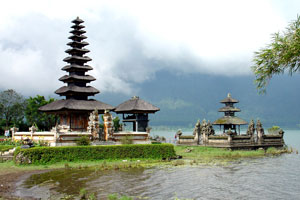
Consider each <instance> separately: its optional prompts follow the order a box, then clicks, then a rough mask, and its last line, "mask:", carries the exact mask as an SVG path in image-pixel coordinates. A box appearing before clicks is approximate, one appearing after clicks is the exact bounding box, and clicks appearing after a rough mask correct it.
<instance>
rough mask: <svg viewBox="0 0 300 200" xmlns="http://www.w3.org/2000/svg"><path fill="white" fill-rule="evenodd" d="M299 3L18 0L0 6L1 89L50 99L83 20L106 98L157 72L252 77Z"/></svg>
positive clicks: (128, 90) (260, 0) (263, 0)
mask: <svg viewBox="0 0 300 200" xmlns="http://www.w3.org/2000/svg"><path fill="white" fill-rule="evenodd" d="M299 8H300V1H296V0H295V1H292V0H284V1H280V0H277V1H268V0H226V1H224V0H209V1H208V0H207V1H201V0H188V1H187V0H182V1H176V0H170V1H169V0H164V1H163V0H158V1H155V0H150V1H143V0H137V1H130V0H126V1H124V0H123V1H113V0H108V1H100V0H95V1H88V0H85V1H74V0H72V1H66V0H64V1H62V0H48V1H45V0H43V1H40V0H37V1H32V0H26V1H21V0H20V1H16V0H9V1H3V2H1V7H0V19H1V20H0V69H1V78H0V89H10V88H12V89H15V90H16V91H18V92H20V93H22V94H24V95H35V94H42V95H49V94H53V92H54V91H55V90H56V89H58V88H59V87H61V86H62V85H63V83H62V82H60V81H58V79H59V78H60V77H61V76H63V75H64V74H65V72H64V71H61V68H62V67H63V66H65V65H66V63H64V62H63V61H62V60H63V59H64V58H65V57H66V56H67V54H66V53H65V52H64V51H65V50H66V49H68V46H67V45H66V43H67V42H68V39H67V38H68V37H69V36H70V33H69V31H70V30H71V29H70V26H71V21H72V20H73V19H74V18H76V17H77V16H79V17H80V18H82V19H83V20H84V21H85V24H84V25H85V26H86V29H85V30H86V31H87V33H86V34H85V35H86V36H87V37H88V39H87V40H86V41H87V42H89V43H90V45H89V46H87V48H88V49H89V50H91V52H90V53H89V54H88V56H89V57H91V58H92V59H93V61H91V62H90V63H89V65H91V66H92V67H94V70H93V71H91V72H89V73H90V74H92V75H94V76H95V77H96V78H97V81H94V82H92V85H93V86H94V87H96V88H98V89H99V90H101V92H105V91H109V92H121V93H125V94H131V93H132V91H133V88H134V87H135V86H136V85H138V84H139V83H142V82H144V81H149V80H150V81H151V80H152V79H153V78H154V77H155V74H156V73H159V71H161V70H167V71H170V72H171V73H178V74H181V73H202V74H203V73H204V74H216V75H225V76H240V75H251V71H250V67H251V60H252V58H253V52H254V51H257V50H258V49H259V48H261V47H264V46H265V45H266V44H267V43H269V42H270V38H271V34H272V33H274V32H278V31H282V30H284V28H285V27H286V26H287V24H288V23H289V22H290V21H291V20H294V19H296V17H297V14H298V13H297V11H298V9H299Z"/></svg>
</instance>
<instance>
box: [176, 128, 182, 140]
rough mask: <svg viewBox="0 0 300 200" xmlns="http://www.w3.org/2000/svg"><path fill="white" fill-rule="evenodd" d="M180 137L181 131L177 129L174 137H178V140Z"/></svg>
mask: <svg viewBox="0 0 300 200" xmlns="http://www.w3.org/2000/svg"><path fill="white" fill-rule="evenodd" d="M181 135H182V131H181V129H179V130H178V131H177V132H176V136H177V137H178V139H179V137H180V136H181Z"/></svg>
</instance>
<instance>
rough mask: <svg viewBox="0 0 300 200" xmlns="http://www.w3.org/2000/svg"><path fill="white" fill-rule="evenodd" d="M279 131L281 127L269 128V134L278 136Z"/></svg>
mask: <svg viewBox="0 0 300 200" xmlns="http://www.w3.org/2000/svg"><path fill="white" fill-rule="evenodd" d="M279 131H280V127H279V126H272V127H271V128H268V133H269V134H278V132H279Z"/></svg>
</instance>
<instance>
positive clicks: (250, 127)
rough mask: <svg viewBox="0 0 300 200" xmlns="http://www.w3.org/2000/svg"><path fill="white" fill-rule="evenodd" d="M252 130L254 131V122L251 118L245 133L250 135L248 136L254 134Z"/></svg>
mask: <svg viewBox="0 0 300 200" xmlns="http://www.w3.org/2000/svg"><path fill="white" fill-rule="evenodd" d="M254 131H255V124H254V121H253V119H252V120H251V121H250V123H249V126H248V129H247V135H250V136H252V135H254Z"/></svg>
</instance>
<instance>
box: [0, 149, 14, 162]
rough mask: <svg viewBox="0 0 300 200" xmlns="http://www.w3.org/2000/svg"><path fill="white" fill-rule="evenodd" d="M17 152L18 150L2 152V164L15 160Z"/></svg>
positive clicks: (0, 157) (0, 156)
mask: <svg viewBox="0 0 300 200" xmlns="http://www.w3.org/2000/svg"><path fill="white" fill-rule="evenodd" d="M15 150H16V148H13V149H10V150H8V151H4V152H0V162H5V161H10V160H13V158H14V152H15Z"/></svg>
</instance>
